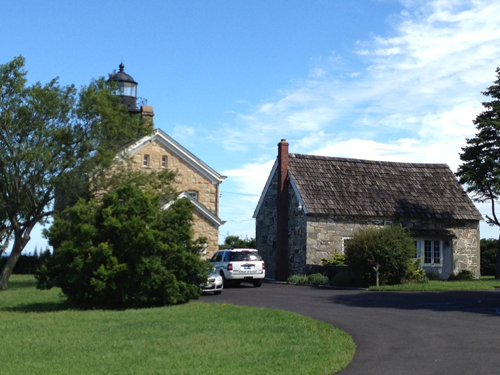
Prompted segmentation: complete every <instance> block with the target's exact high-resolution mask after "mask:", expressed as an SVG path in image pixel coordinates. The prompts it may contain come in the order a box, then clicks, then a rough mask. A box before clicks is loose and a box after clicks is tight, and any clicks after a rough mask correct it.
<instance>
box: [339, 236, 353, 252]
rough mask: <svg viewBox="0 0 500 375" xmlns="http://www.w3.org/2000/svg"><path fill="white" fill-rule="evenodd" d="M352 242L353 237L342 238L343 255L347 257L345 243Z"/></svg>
mask: <svg viewBox="0 0 500 375" xmlns="http://www.w3.org/2000/svg"><path fill="white" fill-rule="evenodd" d="M349 240H352V237H342V249H341V253H340V254H341V255H345V241H349Z"/></svg>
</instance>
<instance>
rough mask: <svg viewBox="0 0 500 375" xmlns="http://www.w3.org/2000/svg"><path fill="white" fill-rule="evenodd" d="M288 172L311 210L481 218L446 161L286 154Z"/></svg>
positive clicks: (442, 217) (368, 214)
mask: <svg viewBox="0 0 500 375" xmlns="http://www.w3.org/2000/svg"><path fill="white" fill-rule="evenodd" d="M288 171H289V174H290V177H291V179H292V180H293V183H294V184H295V186H296V187H297V190H298V192H299V194H300V196H301V198H302V200H303V202H304V204H305V206H306V208H307V211H308V213H310V214H317V215H349V216H383V217H405V218H426V219H457V220H481V219H482V216H481V214H480V213H479V211H478V210H477V209H476V207H475V206H474V204H473V203H472V201H471V200H470V199H469V197H468V196H467V194H466V193H465V192H464V190H463V189H462V187H461V186H460V184H459V183H458V181H457V179H456V178H455V176H454V174H453V172H452V171H451V170H450V168H449V167H448V166H447V165H446V164H418V163H395V162H384V161H371V160H359V159H346V158H337V157H325V156H313V155H300V154H289V167H288Z"/></svg>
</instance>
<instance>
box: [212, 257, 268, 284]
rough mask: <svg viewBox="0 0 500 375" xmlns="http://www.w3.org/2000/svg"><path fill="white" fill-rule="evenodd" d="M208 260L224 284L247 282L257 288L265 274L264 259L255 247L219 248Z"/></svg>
mask: <svg viewBox="0 0 500 375" xmlns="http://www.w3.org/2000/svg"><path fill="white" fill-rule="evenodd" d="M210 262H211V263H212V265H213V267H214V268H215V270H216V271H218V272H219V274H220V275H221V276H222V278H223V282H224V284H225V285H226V284H230V283H232V284H239V283H241V282H248V283H252V284H253V286H254V287H256V288H258V287H260V286H261V285H262V279H263V278H264V277H265V275H266V267H265V264H264V261H263V260H262V258H261V256H260V255H259V253H258V251H257V250H256V249H226V250H219V251H217V252H216V253H215V254H214V256H213V257H212V259H211V260H210Z"/></svg>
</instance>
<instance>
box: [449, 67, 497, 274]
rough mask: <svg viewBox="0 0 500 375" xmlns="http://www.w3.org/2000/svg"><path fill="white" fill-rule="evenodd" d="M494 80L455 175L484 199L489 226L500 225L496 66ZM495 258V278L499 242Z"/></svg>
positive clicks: (477, 199)
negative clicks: (499, 214)
mask: <svg viewBox="0 0 500 375" xmlns="http://www.w3.org/2000/svg"><path fill="white" fill-rule="evenodd" d="M496 73H497V79H496V81H495V82H494V83H493V85H492V86H490V87H488V88H487V90H486V91H485V92H483V95H485V96H487V97H490V98H492V99H493V100H491V101H489V102H484V103H482V104H483V107H484V108H485V110H484V111H483V112H481V113H480V114H479V115H477V117H476V119H475V120H474V121H473V123H474V125H476V129H477V133H476V136H475V137H474V138H470V139H467V145H466V146H465V147H463V148H462V153H461V154H460V159H461V160H462V161H463V164H462V165H461V166H460V167H459V168H458V172H457V176H458V177H459V181H460V183H462V184H465V185H466V190H467V192H468V193H470V194H471V196H472V199H473V200H474V201H476V202H488V203H489V204H490V207H491V215H486V222H487V223H488V224H489V225H495V226H498V227H500V221H499V219H498V217H497V214H496V210H495V204H496V203H497V200H498V196H499V194H500V68H497V69H496ZM498 244H499V247H498V250H497V257H496V271H495V278H496V279H499V278H500V256H499V255H500V241H499V242H498Z"/></svg>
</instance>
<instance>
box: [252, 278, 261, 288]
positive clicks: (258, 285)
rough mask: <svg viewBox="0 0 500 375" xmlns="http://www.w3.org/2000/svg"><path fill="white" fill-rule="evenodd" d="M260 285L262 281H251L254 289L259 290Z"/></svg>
mask: <svg viewBox="0 0 500 375" xmlns="http://www.w3.org/2000/svg"><path fill="white" fill-rule="evenodd" d="M261 285H262V279H257V280H254V281H253V286H254V287H255V288H260V286H261Z"/></svg>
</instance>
